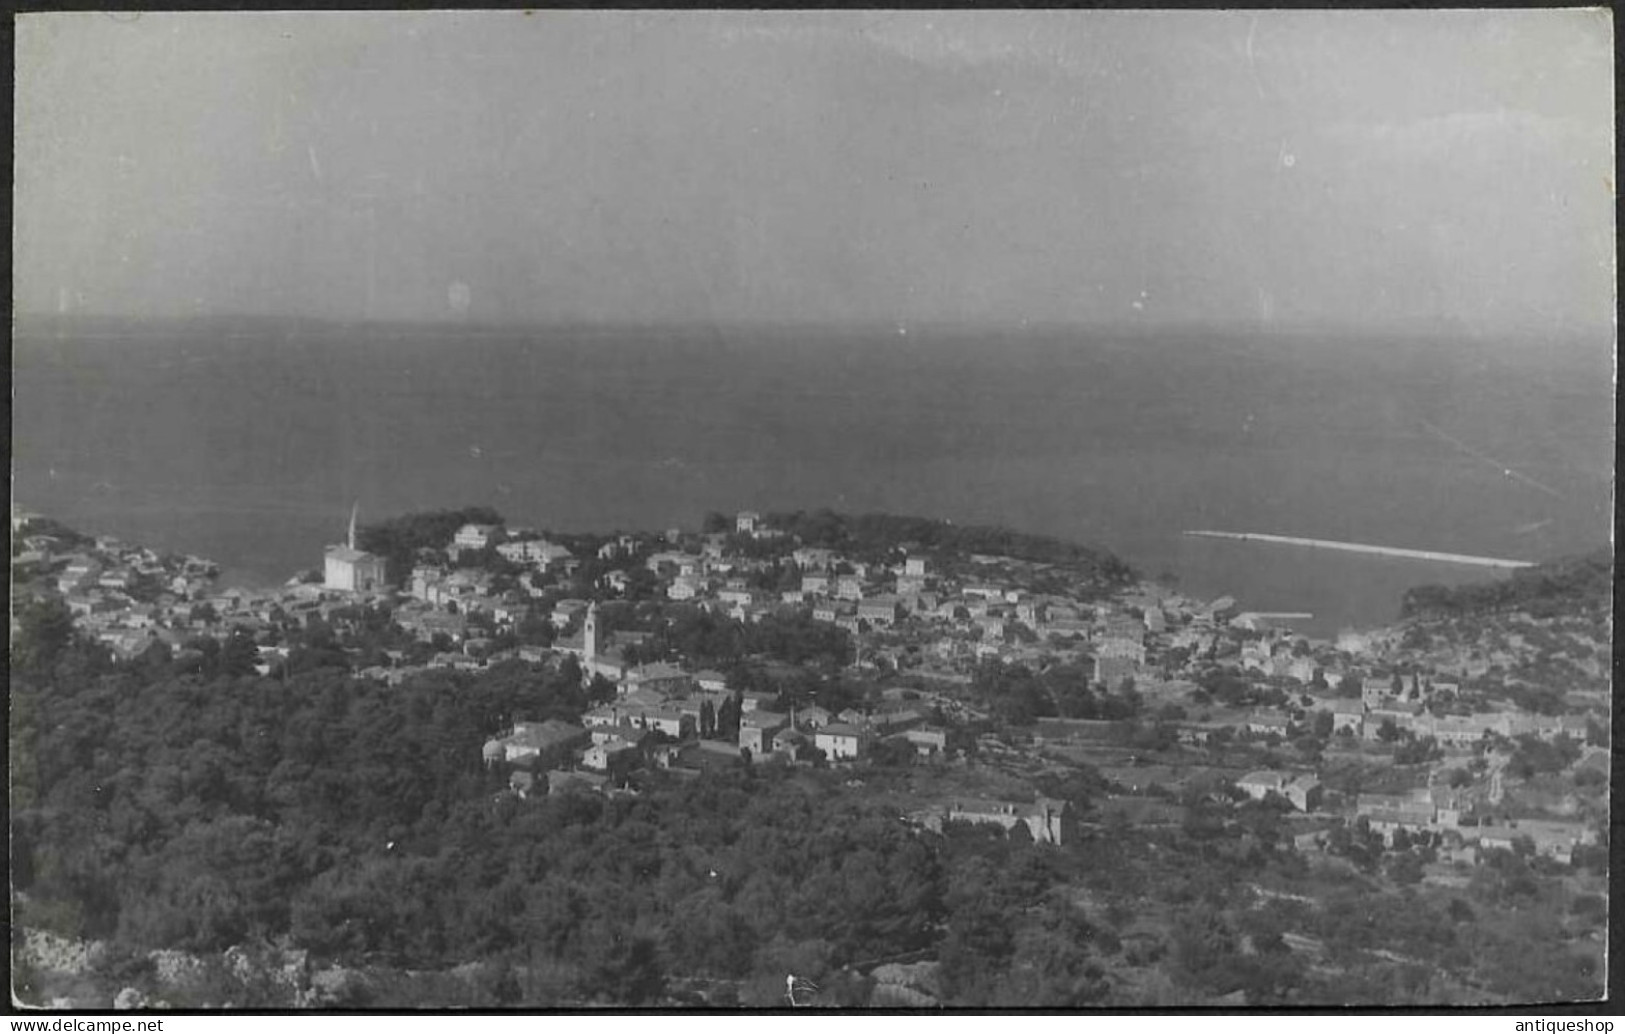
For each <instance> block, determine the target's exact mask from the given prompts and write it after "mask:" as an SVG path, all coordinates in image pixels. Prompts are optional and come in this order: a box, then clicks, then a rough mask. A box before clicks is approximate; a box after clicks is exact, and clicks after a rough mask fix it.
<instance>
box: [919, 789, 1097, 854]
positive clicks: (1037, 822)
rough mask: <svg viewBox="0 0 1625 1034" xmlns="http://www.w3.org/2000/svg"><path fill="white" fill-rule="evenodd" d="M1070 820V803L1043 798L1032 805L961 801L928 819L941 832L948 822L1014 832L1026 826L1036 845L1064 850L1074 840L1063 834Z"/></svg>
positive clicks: (986, 799)
mask: <svg viewBox="0 0 1625 1034" xmlns="http://www.w3.org/2000/svg"><path fill="white" fill-rule="evenodd" d="M1067 820H1068V816H1067V802H1066V801H1062V800H1053V799H1051V798H1048V797H1040V798H1038V799H1037V800H1036V801H1034V802H1033V803H1032V804H1022V803H1019V802H1015V801H1006V800H999V799H991V798H981V797H977V798H960V799H957V800H954V801H951V802H949V804H948V806H947V807H946V808H944V809H942V810H941V811H938V812H935V813H934V814H930V815H927V816H925V821H926V823H927V825H929V826H932V827H934V828H935V829H937V830H940V829H941V828H942V826H943V825H944V824H945V823H948V822H970V823H975V824H977V825H995V826H1002V827H1004V828H1005V829H1006V830H1013V829H1015V828H1016V827H1017V826H1025V827H1026V828H1027V832H1028V833H1030V834H1031V835H1032V838H1033V841H1034V842H1035V843H1040V844H1055V845H1057V846H1060V845H1061V844H1062V843H1063V842H1064V841H1067V840H1070V836H1069V835H1067V833H1065V832H1064V831H1063V824H1064V823H1066V822H1067Z"/></svg>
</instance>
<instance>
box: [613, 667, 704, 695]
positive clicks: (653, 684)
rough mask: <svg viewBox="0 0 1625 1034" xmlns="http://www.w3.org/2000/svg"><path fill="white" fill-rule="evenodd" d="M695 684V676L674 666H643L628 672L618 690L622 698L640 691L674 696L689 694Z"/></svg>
mask: <svg viewBox="0 0 1625 1034" xmlns="http://www.w3.org/2000/svg"><path fill="white" fill-rule="evenodd" d="M693 684H694V678H693V676H691V675H690V674H689V673H688V672H686V671H684V670H683V669H681V668H679V667H677V666H676V665H674V664H641V665H639V666H638V667H636V668H633V669H632V670H631V671H629V672H627V673H626V676H625V677H624V678H623V679H622V680H621V683H620V685H619V686H617V687H616V688H617V690H618V691H619V692H620V693H621V695H622V696H625V695H626V694H628V693H631V692H633V691H634V690H638V689H646V690H649V691H651V692H654V693H661V694H666V695H673V694H678V693H684V692H687V691H688V689H689V688H690V687H691V686H692V685H693Z"/></svg>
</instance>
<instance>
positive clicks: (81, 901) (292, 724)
mask: <svg viewBox="0 0 1625 1034" xmlns="http://www.w3.org/2000/svg"><path fill="white" fill-rule="evenodd" d="M62 618H63V614H62V612H61V610H60V608H55V607H37V608H26V609H25V610H24V611H23V612H21V613H20V615H19V620H20V621H21V629H20V632H19V635H18V649H17V651H16V652H15V654H14V668H13V673H12V684H11V707H12V715H11V728H10V757H11V790H12V801H11V803H12V832H13V843H12V863H13V869H12V881H13V907H14V919H15V925H16V926H17V927H19V928H32V929H43V930H49V931H53V932H55V933H57V934H60V935H63V936H66V937H71V938H79V939H90V938H95V939H101V940H105V941H107V942H108V943H110V944H111V945H113V948H114V950H113V952H112V954H111V956H110V961H108V962H107V963H105V965H107V966H109V967H111V975H112V978H113V979H115V980H118V981H121V982H136V983H139V982H140V981H141V980H143V979H147V978H148V977H150V961H149V960H150V956H149V955H148V954H147V953H150V952H151V951H152V950H154V949H158V948H168V949H179V950H184V951H191V952H198V953H208V952H215V953H218V952H220V951H221V950H223V949H225V948H228V947H231V946H234V945H243V944H249V945H253V944H289V945H295V946H298V947H299V948H302V949H305V950H308V951H309V952H310V953H311V954H312V956H313V957H315V958H317V959H320V960H322V961H323V962H324V963H333V964H342V965H345V966H351V967H356V968H357V969H358V970H360V971H364V972H366V973H369V974H372V976H371V978H370V979H369V980H368V981H366V982H362V983H358V984H356V985H354V986H353V987H351V988H350V990H349V991H348V992H347V995H348V997H346V998H344V999H343V1000H342V1001H341V1002H339V1003H338V1004H342V1005H354V1006H366V1005H374V1006H400V1007H413V1006H429V1005H444V1004H446V1002H447V1001H448V999H447V998H446V997H445V994H446V992H444V990H443V989H442V988H441V985H440V984H437V983H436V982H435V981H433V980H429V979H427V978H413V979H408V978H406V977H405V976H403V974H407V973H421V972H434V973H447V972H452V971H455V970H458V969H459V968H460V967H470V966H472V967H474V968H473V970H472V971H470V972H471V973H472V975H471V976H470V978H469V982H466V983H467V984H468V989H467V990H466V995H465V997H464V998H461V999H458V1001H460V1002H462V1003H464V1004H470V1005H482V1006H503V1005H509V1006H585V1005H591V1004H594V1003H597V1004H616V1005H656V1004H665V1005H670V1004H676V1003H679V1002H685V1001H691V1002H693V1003H694V1004H700V1003H701V1002H703V1003H710V1004H741V1005H751V1006H776V1005H782V1004H783V988H784V978H785V974H786V973H794V974H797V975H798V976H801V977H804V978H806V979H808V980H810V981H813V982H815V983H816V984H817V985H818V986H819V988H820V991H819V992H818V1004H823V1005H864V1004H887V1002H888V1000H887V999H885V998H884V997H883V995H882V994H881V989H880V988H879V987H878V986H877V985H876V984H875V982H874V979H873V978H872V976H870V975H869V974H870V973H871V972H872V970H873V966H874V965H875V963H876V962H877V961H884V960H908V961H913V960H919V959H929V960H930V961H931V962H932V963H933V964H934V966H935V968H934V976H933V977H932V978H931V979H932V981H933V982H934V986H933V987H932V989H931V993H932V994H933V996H934V998H935V1000H936V1001H939V1002H941V1003H943V1004H947V1005H960V1006H978V1005H995V1006H1031V1005H1035V1004H1043V1005H1049V1006H1069V1005H1070V1006H1081V1005H1113V1004H1116V1005H1178V1004H1202V1003H1210V1002H1213V1001H1216V1000H1218V999H1220V998H1221V997H1223V996H1232V998H1234V1000H1235V1002H1237V1003H1239V1002H1242V1001H1244V1002H1246V1003H1250V1004H1290V1003H1310V1002H1318V1003H1346V1002H1379V1003H1383V1004H1404V1003H1407V1002H1410V1003H1416V1002H1433V1003H1438V1002H1445V1001H1452V1000H1454V1001H1462V1000H1481V999H1482V997H1483V996H1484V995H1492V996H1493V995H1512V996H1518V997H1521V998H1523V999H1524V1000H1537V999H1538V1000H1545V999H1548V998H1561V997H1573V996H1577V995H1583V994H1586V993H1588V992H1591V991H1592V990H1594V988H1595V987H1596V986H1597V975H1596V972H1595V966H1594V964H1593V963H1591V962H1590V956H1589V955H1588V954H1586V953H1584V952H1580V953H1577V952H1575V951H1574V950H1572V949H1571V948H1570V947H1569V943H1570V942H1571V941H1572V940H1573V938H1575V937H1577V936H1581V935H1583V934H1586V932H1587V931H1589V930H1592V929H1593V928H1597V927H1598V924H1599V923H1600V922H1601V919H1599V918H1598V915H1599V913H1598V912H1597V910H1596V909H1595V908H1594V907H1592V906H1593V905H1594V904H1595V902H1590V901H1589V899H1587V903H1586V907H1585V909H1584V910H1582V908H1581V907H1580V905H1581V901H1580V900H1578V899H1576V900H1574V901H1572V902H1571V901H1569V900H1568V897H1567V896H1566V895H1567V891H1565V889H1564V886H1563V877H1562V876H1561V875H1560V874H1557V873H1555V872H1551V871H1547V869H1546V868H1545V867H1544V863H1543V861H1542V860H1540V859H1530V858H1527V857H1524V856H1521V855H1514V854H1511V853H1503V854H1502V855H1499V856H1496V857H1495V858H1494V859H1492V861H1493V864H1491V865H1487V866H1484V867H1481V868H1480V869H1479V870H1478V871H1477V872H1476V873H1475V874H1474V875H1473V876H1472V878H1471V881H1470V883H1469V885H1468V886H1466V887H1465V888H1464V889H1462V890H1460V891H1439V890H1435V889H1427V890H1424V889H1423V888H1421V887H1419V886H1418V885H1416V884H1415V883H1414V881H1409V882H1407V883H1406V885H1405V886H1404V887H1403V888H1402V889H1400V890H1399V891H1397V892H1396V891H1395V890H1394V889H1392V885H1391V884H1390V883H1385V882H1383V874H1384V873H1399V874H1400V875H1401V876H1403V875H1404V874H1405V873H1406V872H1409V871H1411V870H1412V869H1415V867H1416V857H1419V856H1414V855H1413V849H1411V848H1406V849H1404V850H1401V851H1398V852H1394V851H1386V852H1385V851H1384V849H1383V847H1382V845H1381V842H1380V838H1378V839H1376V840H1373V839H1372V837H1371V835H1370V834H1369V833H1368V831H1365V830H1360V829H1355V830H1352V831H1345V832H1344V833H1343V834H1342V839H1343V840H1344V841H1346V842H1347V843H1346V851H1347V855H1348V857H1349V858H1350V859H1351V863H1352V864H1353V865H1354V866H1355V868H1354V869H1353V870H1351V871H1350V872H1348V873H1346V874H1339V873H1337V872H1330V873H1328V872H1327V871H1325V870H1324V869H1320V868H1313V867H1311V866H1309V865H1308V863H1306V862H1305V860H1304V859H1303V858H1302V856H1300V855H1298V854H1296V853H1295V852H1293V851H1292V850H1291V846H1290V842H1289V840H1288V839H1287V834H1286V833H1285V830H1284V826H1283V823H1282V816H1281V813H1280V812H1279V810H1278V809H1276V808H1274V807H1271V806H1268V805H1265V804H1259V803H1245V804H1240V805H1237V804H1235V803H1234V802H1231V801H1226V800H1224V799H1222V798H1221V799H1211V798H1207V797H1203V796H1199V795H1198V796H1192V797H1191V798H1190V799H1188V800H1184V799H1182V800H1178V801H1168V802H1166V803H1167V805H1168V806H1169V807H1173V808H1175V809H1176V810H1177V811H1179V812H1180V813H1181V814H1182V815H1183V817H1182V818H1178V819H1176V820H1174V821H1172V822H1164V823H1160V824H1156V825H1152V826H1146V827H1136V826H1133V825H1130V824H1129V823H1127V821H1126V820H1123V819H1122V818H1121V817H1119V816H1117V815H1116V814H1115V813H1114V812H1112V813H1108V812H1106V809H1105V808H1104V807H1103V806H1104V804H1105V802H1104V801H1103V800H1097V796H1098V795H1099V794H1100V793H1101V788H1102V785H1103V784H1102V782H1101V781H1100V780H1099V779H1098V778H1095V777H1091V775H1090V770H1089V769H1088V768H1087V767H1086V766H1084V767H1080V768H1078V769H1076V770H1075V772H1076V773H1077V774H1076V775H1075V776H1073V777H1071V778H1057V779H1046V780H1042V781H1041V782H1040V785H1039V789H1041V790H1043V792H1045V793H1047V794H1050V795H1052V796H1061V797H1064V798H1066V799H1067V800H1068V801H1069V802H1070V803H1071V805H1072V806H1073V809H1074V812H1075V814H1076V815H1077V816H1078V817H1080V818H1084V819H1088V820H1089V821H1088V822H1086V823H1085V825H1084V826H1082V827H1080V832H1079V835H1077V836H1076V837H1074V838H1071V839H1070V840H1069V841H1068V843H1066V844H1065V845H1063V846H1061V847H1055V846H1053V845H1037V844H1033V843H1032V842H1031V840H1030V838H1027V837H1026V836H1025V835H1024V834H1023V835H1020V836H1016V835H1010V836H1007V835H1005V834H1004V833H1003V832H1002V831H1001V830H998V829H997V828H994V827H985V826H978V827H970V826H960V825H957V824H954V823H949V824H947V826H946V828H945V829H944V831H943V832H942V833H934V832H930V831H928V830H926V829H923V828H920V827H918V826H916V825H913V824H911V823H909V822H904V821H899V819H900V814H899V811H898V806H897V804H896V803H895V802H896V800H897V799H898V798H897V796H896V794H897V793H899V792H901V791H902V790H903V789H904V788H905V787H907V786H911V785H916V784H914V783H913V782H912V781H913V780H917V779H921V778H932V777H930V776H928V775H926V776H922V775H921V770H919V769H915V768H913V767H911V766H910V765H909V764H908V758H907V757H898V758H895V759H892V760H885V759H884V756H883V760H882V761H881V763H880V764H877V765H875V766H871V767H868V768H865V769H863V770H861V771H860V772H858V773H853V772H843V771H836V770H831V769H827V768H823V767H819V766H814V767H809V768H790V767H788V766H785V765H782V764H778V763H757V764H749V763H748V762H741V764H739V765H738V766H736V767H733V768H731V769H723V770H718V771H713V772H709V773H707V774H705V775H702V776H698V777H694V778H691V779H688V780H679V779H676V778H672V777H671V776H670V775H669V774H665V773H659V772H655V773H647V774H646V775H645V776H644V777H643V778H642V779H641V780H638V781H635V782H634V789H635V790H636V793H635V794H631V795H625V796H612V797H604V796H599V795H565V796H561V797H543V798H533V799H528V800H521V799H518V798H516V797H515V796H513V795H512V794H509V793H505V792H504V790H505V788H506V785H507V781H506V774H505V773H504V772H502V771H501V770H500V769H497V770H487V769H486V768H484V767H483V766H482V764H481V760H480V746H481V744H482V742H483V741H484V740H485V739H486V738H487V737H488V736H490V735H491V734H492V733H494V732H497V731H500V730H501V729H503V728H506V727H507V726H508V725H509V724H510V723H511V722H512V721H513V720H515V719H542V718H547V717H571V716H573V715H576V714H579V712H580V711H581V709H582V708H584V707H585V706H587V704H588V701H587V699H586V696H585V694H584V693H583V691H582V689H581V686H580V683H579V681H577V679H576V678H575V677H573V675H572V674H571V673H570V672H568V671H563V670H560V671H550V670H548V669H546V668H543V667H539V666H536V667H533V666H529V665H526V664H522V663H517V662H516V663H512V664H507V665H502V666H498V667H495V668H492V669H490V670H488V671H484V672H480V673H478V674H452V673H429V674H425V675H421V676H418V677H417V678H416V679H415V680H413V681H410V682H408V683H406V684H403V685H401V686H396V687H386V686H383V685H381V684H377V683H372V682H366V681H361V680H355V679H352V678H350V677H349V676H348V675H347V673H345V672H344V671H342V670H340V669H335V668H325V667H317V668H313V669H311V670H306V671H302V672H295V673H291V674H289V675H287V676H286V677H285V678H283V679H264V678H257V677H254V676H253V675H240V674H232V671H233V670H234V669H233V668H232V667H231V666H230V665H228V664H225V663H224V662H222V663H221V664H220V665H217V666H214V667H211V668H209V669H207V670H201V671H200V670H196V669H193V668H186V669H182V668H179V667H177V666H176V664H175V663H174V662H173V661H172V660H170V659H167V658H165V657H163V656H161V655H154V656H149V657H143V658H139V659H137V660H136V661H133V662H130V663H124V664H119V663H114V662H113V661H112V660H111V659H110V658H109V657H108V656H107V655H106V653H105V652H104V651H102V650H100V649H99V648H98V647H96V646H94V645H92V644H90V643H87V642H86V641H84V640H82V639H79V638H77V637H76V636H75V635H74V634H73V632H72V629H71V626H67V625H65V624H64V622H63V620H62ZM1021 681H1022V679H1020V678H1019V677H1018V676H1017V674H1015V673H1008V672H1006V673H1001V674H999V675H998V676H997V678H994V677H992V676H990V677H989V681H988V682H987V684H986V686H985V687H984V688H986V689H988V690H989V691H1001V692H1002V691H1006V690H1008V691H1009V692H1012V693H1014V692H1016V689H1015V688H1012V687H1014V685H1015V683H1019V682H1021ZM1007 683H1008V684H1009V685H1006V684H1007ZM1022 692H1023V693H1024V692H1025V690H1022ZM1085 705H1089V706H1101V702H1100V701H1096V700H1095V699H1093V698H1091V699H1089V700H1082V699H1080V700H1079V701H1078V702H1077V706H1078V707H1079V708H1080V709H1082V708H1083V707H1084V706H1085ZM1097 817H1100V818H1101V820H1102V821H1101V824H1099V825H1096V824H1094V823H1095V820H1096V818H1097ZM1415 850H1420V849H1415ZM1407 866H1409V869H1407ZM1413 875H1414V874H1413ZM1266 887H1267V888H1270V889H1269V890H1268V891H1266V890H1265V889H1264V888H1266ZM1604 912H1605V909H1604ZM1290 938H1296V940H1295V941H1293V943H1295V944H1297V945H1298V947H1297V948H1291V947H1289V946H1288V940H1289V939H1290ZM1306 944H1307V945H1310V946H1311V947H1309V948H1305V947H1304V945H1306ZM1315 959H1318V960H1319V961H1313V960H1315ZM1312 963H1313V964H1312ZM390 974H393V976H390ZM32 979H33V978H32V977H31V976H30V975H29V974H28V973H26V972H25V973H22V974H20V975H19V977H18V987H19V988H20V989H23V990H24V991H26V989H27V988H28V987H29V986H30V981H31V980H32ZM694 987H701V988H704V989H705V990H704V991H703V994H702V997H701V998H700V999H699V1000H698V1001H694V1000H693V999H691V998H684V997H682V996H683V995H685V994H686V995H692V994H695V993H697V992H694V991H693V990H692V988H694ZM256 995H260V996H263V997H256ZM227 996H229V997H230V998H231V999H232V1000H233V1001H235V1002H236V1003H237V1004H239V1005H275V1004H280V1002H279V1000H277V999H275V997H274V995H273V993H272V991H271V990H269V989H265V988H259V989H256V988H255V987H253V986H237V987H234V988H233V989H232V990H230V991H229V993H223V994H222V995H221V997H216V998H215V999H213V1000H214V1001H216V1002H218V1001H220V1000H222V998H223V997H227ZM1227 1000H1228V999H1227ZM174 1004H198V1003H196V1002H190V1003H189V1002H187V1001H185V1000H180V1001H176V1002H175V1003H174ZM891 1004H899V1003H898V1002H896V1001H891Z"/></svg>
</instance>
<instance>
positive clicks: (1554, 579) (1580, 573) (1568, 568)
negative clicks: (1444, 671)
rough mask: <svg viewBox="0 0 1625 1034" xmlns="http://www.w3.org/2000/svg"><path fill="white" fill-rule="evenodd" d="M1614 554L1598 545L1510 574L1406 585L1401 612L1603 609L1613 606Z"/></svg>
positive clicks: (1549, 613) (1551, 613)
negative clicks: (1465, 582)
mask: <svg viewBox="0 0 1625 1034" xmlns="http://www.w3.org/2000/svg"><path fill="white" fill-rule="evenodd" d="M1613 591H1614V557H1613V553H1612V552H1611V551H1610V550H1606V549H1604V550H1598V551H1597V552H1594V553H1588V554H1586V555H1584V556H1578V557H1564V558H1562V559H1559V560H1552V561H1548V562H1546V563H1543V564H1537V565H1536V566H1534V567H1526V568H1519V569H1517V570H1515V571H1513V572H1512V576H1511V577H1510V578H1505V579H1498V580H1495V581H1486V582H1475V583H1472V584H1470V585H1459V586H1453V587H1452V586H1444V585H1421V586H1417V587H1416V588H1414V589H1410V590H1407V591H1406V593H1405V595H1404V597H1403V599H1402V601H1401V611H1400V612H1401V615H1402V616H1403V617H1406V618H1420V617H1429V618H1432V617H1473V616H1485V615H1490V614H1499V613H1505V612H1508V611H1514V610H1521V611H1528V612H1529V613H1530V614H1531V615H1532V616H1534V617H1537V618H1547V617H1556V616H1564V615H1573V614H1577V613H1588V612H1591V611H1595V610H1598V609H1604V610H1606V609H1607V608H1608V607H1610V606H1611V605H1612V602H1613Z"/></svg>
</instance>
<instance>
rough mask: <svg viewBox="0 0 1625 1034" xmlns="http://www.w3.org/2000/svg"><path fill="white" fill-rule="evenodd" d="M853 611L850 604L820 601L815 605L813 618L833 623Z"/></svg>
mask: <svg viewBox="0 0 1625 1034" xmlns="http://www.w3.org/2000/svg"><path fill="white" fill-rule="evenodd" d="M851 613H852V611H851V609H850V605H846V606H842V605H841V604H838V603H833V602H825V603H819V604H817V605H815V606H814V607H813V620H814V621H822V622H824V623H825V624H829V625H833V624H835V623H837V622H839V621H840V620H841V619H842V618H844V617H846V616H848V615H849V614H851Z"/></svg>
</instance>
